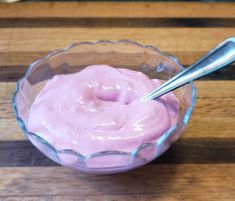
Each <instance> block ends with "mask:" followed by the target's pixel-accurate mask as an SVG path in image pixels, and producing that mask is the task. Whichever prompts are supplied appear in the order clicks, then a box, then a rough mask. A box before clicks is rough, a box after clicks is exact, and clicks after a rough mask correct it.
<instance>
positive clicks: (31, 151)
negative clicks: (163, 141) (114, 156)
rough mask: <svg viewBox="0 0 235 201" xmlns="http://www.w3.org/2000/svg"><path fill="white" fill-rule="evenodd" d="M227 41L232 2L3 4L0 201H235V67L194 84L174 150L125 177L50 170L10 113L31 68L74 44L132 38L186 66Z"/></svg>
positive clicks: (234, 15)
mask: <svg viewBox="0 0 235 201" xmlns="http://www.w3.org/2000/svg"><path fill="white" fill-rule="evenodd" d="M229 36H235V4H234V3H143V2H141V3H140V2H138V3H118V2H115V3H107V2H102V3H101V2H97V3H95V2H90V3H85V2H83V3H17V4H0V201H2V200H4V201H15V200H17V201H18V200H25V201H29V200H30V201H31V200H40V201H46V200H50V201H51V200H56V201H67V200H87V201H88V200H95V201H98V200H102V201H106V200H107V201H108V200H115V201H116V200H117V201H122V200H130V201H131V200H133V201H134V200H135V201H137V200H138V201H139V200H141V201H142V200H154V201H155V200H164V201H165V200H167V201H176V200H177V201H178V200H180V201H182V200H195V201H196V200H197V201H200V200H207V201H213V200H218V201H221V200H226V201H230V200H231V201H233V200H235V65H231V66H230V67H229V68H226V69H223V70H220V71H219V72H217V73H214V74H212V75H210V76H208V77H206V78H204V79H203V80H200V81H197V82H196V86H197V90H198V95H197V104H196V108H195V110H194V112H193V115H192V118H191V120H190V122H189V126H188V128H187V129H186V131H185V132H184V135H183V136H182V137H181V138H180V140H179V141H178V142H176V143H175V144H174V145H173V146H172V147H171V148H170V150H168V151H167V152H166V153H165V154H164V155H163V156H161V157H160V158H159V159H157V160H155V161H154V162H152V163H151V164H149V165H146V166H144V167H142V168H139V169H136V170H133V171H131V172H127V173H123V174H117V175H109V176H95V175H87V174H84V173H80V172H78V171H75V170H71V169H68V168H64V167H60V166H58V165H56V164H55V163H54V162H52V161H50V160H49V159H47V158H46V157H45V156H43V155H42V154H41V153H40V152H39V151H37V150H36V148H34V147H33V146H32V145H31V144H30V143H29V141H28V140H27V139H26V138H25V137H24V135H23V133H22V131H21V130H20V128H19V127H18V125H17V122H16V120H15V117H14V115H13V112H12V108H11V98H12V94H13V92H14V90H15V84H16V80H17V79H19V78H20V77H21V76H22V75H23V74H24V71H25V70H26V68H27V67H28V65H29V64H30V63H31V62H32V61H33V60H35V59H38V58H40V57H43V56H45V55H46V54H47V53H48V52H49V51H51V50H54V49H58V48H63V47H65V46H66V45H68V44H69V43H71V42H74V41H80V40H82V41H84V40H93V41H94V40H99V39H111V40H118V39H132V40H135V41H138V42H140V43H142V44H151V45H154V46H157V47H158V48H160V49H161V50H163V51H166V52H168V53H171V54H173V55H175V56H177V57H178V58H179V60H180V62H181V63H182V64H183V65H185V66H187V65H189V64H191V63H192V62H194V61H195V60H196V59H197V58H199V57H200V56H202V55H203V54H204V53H206V52H207V51H208V50H210V49H211V48H213V47H214V46H215V45H216V44H218V43H219V42H221V41H222V40H224V39H225V38H227V37H229Z"/></svg>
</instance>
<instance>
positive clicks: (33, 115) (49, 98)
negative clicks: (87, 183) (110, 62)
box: [27, 65, 179, 155]
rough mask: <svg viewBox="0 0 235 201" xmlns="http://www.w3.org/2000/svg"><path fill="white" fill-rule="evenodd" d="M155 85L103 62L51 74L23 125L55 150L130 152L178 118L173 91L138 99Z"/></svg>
mask: <svg viewBox="0 0 235 201" xmlns="http://www.w3.org/2000/svg"><path fill="white" fill-rule="evenodd" d="M160 84H161V82H160V81H159V80H157V79H153V80H151V79H149V78H148V77H147V76H146V75H144V74H143V73H141V72H137V71H133V70H128V69H117V68H112V67H110V66H106V65H93V66H88V67H86V68H85V69H84V70H82V71H80V72H78V73H75V74H69V75H56V76H54V77H53V78H52V79H51V80H49V81H48V82H47V84H46V86H45V87H44V88H43V89H42V90H41V92H40V93H39V94H38V95H37V97H36V99H35V101H34V103H33V105H32V107H31V111H30V115H29V120H28V123H27V124H28V128H29V130H30V131H31V132H34V133H37V134H38V135H39V136H41V137H43V138H44V139H46V140H47V141H48V142H49V143H51V144H52V145H53V146H54V147H55V148H56V149H58V150H61V149H72V150H75V151H77V152H79V153H81V154H83V155H89V154H93V153H96V152H100V151H106V150H118V151H125V152H131V151H133V150H135V149H136V148H137V147H138V146H140V145H141V144H143V143H145V142H156V140H157V139H158V138H159V137H160V136H161V135H162V134H164V133H165V132H166V131H167V130H168V129H169V128H170V127H171V126H173V125H175V124H176V122H177V118H178V110H179V109H178V108H179V104H178V100H177V98H176V97H175V95H174V94H173V93H168V94H166V95H164V96H162V97H161V98H159V99H157V100H151V101H146V102H144V103H143V102H140V101H139V99H140V98H141V97H142V96H144V95H146V94H147V93H148V92H150V91H151V90H153V89H154V88H156V87H157V86H159V85H160Z"/></svg>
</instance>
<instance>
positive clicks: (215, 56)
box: [141, 37, 235, 101]
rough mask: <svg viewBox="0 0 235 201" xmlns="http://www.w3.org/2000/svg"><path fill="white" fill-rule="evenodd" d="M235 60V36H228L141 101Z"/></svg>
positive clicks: (155, 96) (158, 95) (175, 87)
mask: <svg viewBox="0 0 235 201" xmlns="http://www.w3.org/2000/svg"><path fill="white" fill-rule="evenodd" d="M234 61H235V37H232V38H228V39H226V40H225V41H223V42H222V43H220V44H219V45H218V46H217V47H216V48H214V49H212V50H211V51H209V52H208V53H207V54H206V55H205V56H203V57H202V58H200V59H199V60H198V61H197V62H195V63H194V64H192V65H191V66H190V67H188V68H186V69H185V70H183V71H181V72H180V73H178V74H177V75H175V76H174V77H172V78H171V79H170V80H168V81H167V82H165V83H164V84H162V85H161V86H160V87H159V88H157V89H154V90H153V91H151V92H150V93H149V94H147V95H146V96H144V97H142V98H141V101H146V100H150V99H155V98H158V97H160V96H162V95H164V94H166V93H168V92H170V91H172V90H174V89H177V88H178V87H180V86H182V85H185V84H187V83H189V82H191V81H193V80H196V79H198V78H201V77H203V76H205V75H207V74H209V73H212V72H214V71H216V70H219V69H220V68H223V67H225V66H227V65H228V64H230V63H233V62H234Z"/></svg>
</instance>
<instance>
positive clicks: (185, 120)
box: [12, 39, 196, 159]
mask: <svg viewBox="0 0 235 201" xmlns="http://www.w3.org/2000/svg"><path fill="white" fill-rule="evenodd" d="M100 43H110V44H120V43H130V44H133V45H136V46H139V47H141V48H148V49H152V50H154V51H156V52H158V53H159V54H161V55H162V56H165V57H168V58H169V59H171V60H172V61H173V62H175V63H176V64H177V65H178V66H179V67H180V68H181V69H182V70H183V69H184V67H183V66H182V65H181V64H180V62H179V61H178V59H177V58H176V57H174V56H172V55H170V54H168V53H165V52H162V51H161V50H159V49H158V48H157V47H155V46H152V45H141V44H139V43H138V42H135V41H131V40H128V39H123V40H118V41H112V40H98V41H94V42H91V41H81V42H74V43H71V44H70V45H68V46H67V47H65V48H63V49H57V50H54V51H51V52H49V53H48V54H47V55H46V56H45V57H44V58H41V59H38V60H36V61H34V62H32V63H31V64H30V65H29V67H28V68H27V70H26V72H25V75H24V76H23V77H22V78H21V79H19V80H18V81H17V84H16V91H15V93H14V94H13V98H12V106H13V110H14V113H15V116H16V119H17V121H18V123H19V125H20V127H21V129H22V130H23V131H24V134H25V135H26V137H27V138H28V135H31V136H32V137H33V138H37V140H39V141H40V142H42V143H43V144H46V145H47V147H49V148H50V149H51V150H52V151H53V153H59V154H60V153H66V154H71V155H75V156H77V157H78V158H80V159H90V158H94V157H99V156H104V155H116V154H118V155H131V156H135V155H136V154H137V153H138V152H139V151H140V150H141V149H142V148H144V147H146V146H159V145H161V144H162V143H164V141H165V139H167V138H168V137H169V136H170V135H171V133H173V131H175V129H176V128H178V127H179V126H180V125H179V124H176V125H174V126H172V127H171V128H169V129H168V130H167V131H166V132H165V133H164V134H163V135H162V136H161V137H160V138H158V139H157V140H156V142H155V143H143V144H141V145H140V146H139V147H137V148H136V149H134V150H133V151H131V152H124V151H117V150H106V151H100V152H96V153H92V154H89V155H85V156H84V155H82V154H81V153H79V152H77V151H75V150H73V149H61V150H57V149H56V148H54V146H53V145H51V144H50V143H49V142H48V141H47V140H45V139H44V138H42V137H41V136H39V135H37V134H36V133H32V132H30V131H28V129H27V127H26V125H25V123H24V120H23V119H22V118H21V117H20V116H19V113H18V109H17V103H16V97H17V94H18V92H19V89H20V81H21V80H24V79H25V78H26V76H27V74H28V73H29V72H30V70H31V69H32V68H33V67H34V66H35V65H36V64H38V63H40V62H44V61H47V60H48V59H50V58H52V57H53V56H55V55H57V54H60V53H64V52H67V51H68V50H70V49H72V48H73V47H76V46H79V45H96V44H100ZM189 85H190V86H191V90H192V97H191V105H190V107H188V109H187V111H186V113H185V115H184V118H183V123H184V125H187V124H188V121H189V119H190V116H191V113H192V111H193V109H194V106H195V103H196V87H195V85H194V83H193V82H190V83H189ZM30 141H31V140H30Z"/></svg>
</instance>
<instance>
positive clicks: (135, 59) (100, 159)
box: [13, 40, 196, 174]
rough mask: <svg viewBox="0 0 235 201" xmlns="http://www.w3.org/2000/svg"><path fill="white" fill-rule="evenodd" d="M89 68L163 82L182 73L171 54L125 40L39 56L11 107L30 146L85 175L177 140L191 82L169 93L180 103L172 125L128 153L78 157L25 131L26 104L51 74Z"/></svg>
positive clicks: (123, 165) (138, 161)
mask: <svg viewBox="0 0 235 201" xmlns="http://www.w3.org/2000/svg"><path fill="white" fill-rule="evenodd" d="M94 64H107V65H110V66H112V67H114V68H128V69H132V70H137V71H142V72H143V73H145V74H147V75H148V76H149V77H150V78H157V79H161V80H163V81H166V80H168V79H170V78H171V77H172V76H174V75H175V74H177V73H178V72H179V71H181V70H182V69H183V67H182V65H180V63H179V62H178V61H177V59H176V58H174V57H172V56H171V55H168V54H166V53H163V52H161V51H160V50H158V49H157V48H155V47H153V46H149V45H148V46H143V45H140V44H138V43H136V42H132V41H129V40H121V41H115V42H114V41H108V40H101V41H97V42H78V43H73V44H71V45H69V46H68V47H66V48H65V49H60V50H56V51H53V52H51V53H50V54H48V55H47V56H46V57H45V58H43V59H39V60H37V61H35V62H33V63H32V64H31V65H30V66H29V68H28V70H27V72H26V74H25V76H24V77H23V78H22V79H20V80H19V81H18V82H17V89H16V92H15V94H14V96H13V108H14V111H15V114H16V119H17V121H18V122H19V125H20V127H21V128H22V130H23V131H24V133H25V135H26V136H27V138H28V139H29V140H30V141H31V142H32V144H34V146H35V147H37V148H38V149H39V150H40V151H41V152H42V153H43V154H45V155H46V156H47V157H49V158H50V159H52V160H53V161H55V162H57V163H59V164H61V165H64V166H68V167H73V168H76V169H79V170H82V171H84V172H89V173H101V174H109V173H117V172H123V171H127V170H130V169H133V168H136V167H139V166H142V165H144V164H146V163H148V162H150V161H152V160H154V159H156V158H157V157H158V156H160V155H161V154H162V153H163V152H165V151H166V150H167V149H168V148H169V147H170V145H171V144H172V143H173V142H175V141H176V140H177V139H178V138H179V136H180V135H181V134H182V132H183V130H184V129H185V128H186V126H187V124H188V121H189V118H190V115H191V113H192V110H193V108H194V105H195V98H196V89H195V86H194V84H193V83H189V84H187V85H185V86H183V87H180V88H178V89H177V90H175V91H174V94H175V95H176V96H177V98H178V100H179V104H180V105H179V116H178V121H177V124H176V125H174V126H172V127H171V128H170V129H169V130H168V131H167V132H165V133H164V134H163V135H162V136H161V137H160V138H159V139H157V140H156V142H154V143H153V142H145V143H143V144H141V146H138V147H135V149H133V150H132V151H130V152H124V151H120V150H103V151H101V152H96V153H93V154H90V155H82V154H81V153H78V152H77V151H75V150H71V149H63V150H57V149H56V148H55V147H54V146H53V145H52V143H50V142H48V141H47V140H46V139H43V138H42V137H40V136H39V135H38V134H37V133H32V132H30V131H29V130H28V129H27V120H28V117H29V112H30V108H31V105H32V103H33V101H34V99H35V97H36V96H37V94H38V93H39V92H40V90H41V89H42V88H43V87H44V85H45V84H46V82H47V81H48V80H50V79H52V77H53V76H54V75H56V74H70V73H75V72H78V71H80V70H82V69H83V68H85V67H86V66H89V65H94ZM156 126H157V125H156Z"/></svg>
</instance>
